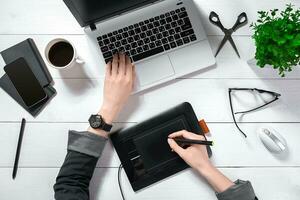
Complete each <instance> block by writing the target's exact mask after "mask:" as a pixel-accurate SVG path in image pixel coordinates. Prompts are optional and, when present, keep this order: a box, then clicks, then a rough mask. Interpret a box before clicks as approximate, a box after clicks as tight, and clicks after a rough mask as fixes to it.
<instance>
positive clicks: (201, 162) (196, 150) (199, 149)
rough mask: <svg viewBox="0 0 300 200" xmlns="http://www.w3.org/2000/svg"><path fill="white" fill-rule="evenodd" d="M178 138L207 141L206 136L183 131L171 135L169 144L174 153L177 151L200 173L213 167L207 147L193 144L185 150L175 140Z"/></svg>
mask: <svg viewBox="0 0 300 200" xmlns="http://www.w3.org/2000/svg"><path fill="white" fill-rule="evenodd" d="M176 137H183V138H185V139H193V140H205V138H204V136H202V135H197V134H194V133H191V132H188V131H185V130H182V131H178V132H175V133H172V134H171V135H169V139H168V143H169V145H170V147H171V149H172V150H173V151H175V152H176V153H177V154H178V155H179V156H180V157H181V158H182V159H183V160H184V161H185V162H186V163H187V164H188V165H190V166H191V167H192V168H194V169H196V170H197V171H199V172H200V173H201V172H202V171H203V170H205V169H207V168H209V167H211V166H212V165H211V163H210V160H209V158H208V154H207V150H206V146H205V145H199V144H192V145H190V146H189V147H187V148H186V149H184V148H182V147H181V146H179V145H178V144H177V143H176V141H175V140H174V139H173V138H176Z"/></svg>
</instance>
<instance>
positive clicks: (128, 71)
mask: <svg viewBox="0 0 300 200" xmlns="http://www.w3.org/2000/svg"><path fill="white" fill-rule="evenodd" d="M126 75H128V76H130V77H132V64H131V61H130V58H129V57H128V56H126Z"/></svg>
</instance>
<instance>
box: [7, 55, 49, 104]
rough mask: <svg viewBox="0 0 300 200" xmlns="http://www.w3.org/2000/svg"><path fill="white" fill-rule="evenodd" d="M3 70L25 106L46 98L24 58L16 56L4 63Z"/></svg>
mask: <svg viewBox="0 0 300 200" xmlns="http://www.w3.org/2000/svg"><path fill="white" fill-rule="evenodd" d="M4 71H5V72H6V74H7V75H8V77H9V78H10V80H11V82H12V83H13V85H14V86H15V88H16V90H17V91H18V93H19V95H20V96H21V98H22V99H23V101H24V103H25V104H26V106H28V107H32V106H34V105H36V104H38V103H40V102H41V101H43V100H44V99H46V98H47V94H46V93H45V91H44V89H43V88H42V86H41V84H40V83H39V81H38V80H37V79H36V77H35V75H34V74H33V72H32V70H31V69H30V67H29V66H28V64H27V62H26V60H25V59H24V58H18V59H17V60H15V61H14V62H12V63H10V64H8V65H6V66H5V67H4Z"/></svg>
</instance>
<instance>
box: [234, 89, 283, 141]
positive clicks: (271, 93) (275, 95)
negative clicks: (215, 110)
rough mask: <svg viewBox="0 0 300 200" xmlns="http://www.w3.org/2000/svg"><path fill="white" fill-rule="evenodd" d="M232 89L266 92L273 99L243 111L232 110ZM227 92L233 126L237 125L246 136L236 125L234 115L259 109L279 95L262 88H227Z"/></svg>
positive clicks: (276, 98)
mask: <svg viewBox="0 0 300 200" xmlns="http://www.w3.org/2000/svg"><path fill="white" fill-rule="evenodd" d="M233 91H251V92H258V93H259V94H262V93H266V94H270V95H272V96H273V99H272V100H270V101H269V102H266V103H265V104H263V105H261V106H258V107H255V108H253V109H250V110H245V111H239V112H234V110H233V106H232V98H231V94H232V92H233ZM228 94H229V103H230V109H231V114H232V118H233V122H234V124H235V126H236V127H237V129H238V130H239V131H240V132H241V133H242V134H243V135H244V136H245V137H247V135H246V134H245V133H244V132H243V131H242V130H241V128H240V127H239V126H238V124H237V122H236V119H235V115H236V114H245V113H249V112H253V111H255V110H258V109H261V108H263V107H265V106H267V105H269V104H271V103H273V102H274V101H277V100H278V99H279V97H280V96H281V95H280V94H278V93H276V92H272V91H268V90H262V89H257V88H229V89H228Z"/></svg>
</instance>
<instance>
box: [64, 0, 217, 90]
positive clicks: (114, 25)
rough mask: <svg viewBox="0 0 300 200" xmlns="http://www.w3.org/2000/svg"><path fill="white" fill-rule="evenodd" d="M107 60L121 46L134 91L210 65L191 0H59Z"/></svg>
mask: <svg viewBox="0 0 300 200" xmlns="http://www.w3.org/2000/svg"><path fill="white" fill-rule="evenodd" d="M64 2H65V4H66V5H67V7H68V8H69V10H70V11H71V12H72V14H73V15H74V17H75V18H76V20H77V21H78V23H79V24H80V25H81V26H82V27H84V30H85V33H86V35H87V36H88V38H89V39H90V40H91V41H93V42H92V45H93V48H96V49H97V52H98V53H99V56H101V57H103V60H104V61H105V62H106V63H107V62H109V61H110V60H111V59H112V56H113V55H114V54H115V53H117V52H121V51H122V52H125V53H126V54H127V55H128V56H129V57H130V58H131V60H132V61H133V62H134V64H135V66H136V73H137V83H136V84H135V91H134V93H136V92H139V91H143V90H145V89H149V88H152V87H154V86H157V85H159V84H162V83H165V82H167V81H170V80H173V79H176V78H178V77H181V76H184V75H187V74H190V73H192V72H195V71H198V70H201V69H204V68H207V67H210V66H213V65H215V58H214V56H213V53H212V50H211V47H210V45H209V42H208V40H207V36H206V33H205V31H204V29H203V26H202V24H201V21H200V15H199V12H198V10H197V6H196V5H195V3H194V2H193V0H64Z"/></svg>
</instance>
